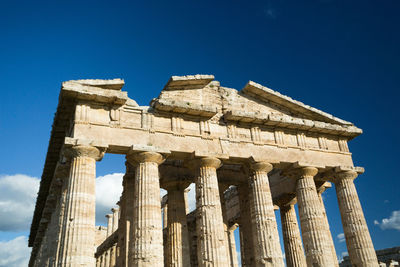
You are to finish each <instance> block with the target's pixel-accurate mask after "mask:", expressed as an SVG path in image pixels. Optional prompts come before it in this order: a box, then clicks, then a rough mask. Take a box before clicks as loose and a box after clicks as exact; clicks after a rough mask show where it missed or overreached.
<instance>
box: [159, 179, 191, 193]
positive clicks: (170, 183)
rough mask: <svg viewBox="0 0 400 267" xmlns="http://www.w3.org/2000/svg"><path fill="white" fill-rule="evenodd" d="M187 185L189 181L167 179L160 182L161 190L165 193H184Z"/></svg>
mask: <svg viewBox="0 0 400 267" xmlns="http://www.w3.org/2000/svg"><path fill="white" fill-rule="evenodd" d="M189 185H190V181H188V180H179V179H175V180H173V179H169V180H163V181H162V188H164V189H165V190H167V191H171V190H178V191H184V190H186V188H187V187H188V186H189Z"/></svg>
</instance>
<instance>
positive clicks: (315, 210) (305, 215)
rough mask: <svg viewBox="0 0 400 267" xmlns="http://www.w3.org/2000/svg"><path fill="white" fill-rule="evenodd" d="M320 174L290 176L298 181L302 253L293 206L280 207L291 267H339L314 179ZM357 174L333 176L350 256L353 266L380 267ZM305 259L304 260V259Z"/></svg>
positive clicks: (297, 172) (302, 172) (310, 169)
mask: <svg viewBox="0 0 400 267" xmlns="http://www.w3.org/2000/svg"><path fill="white" fill-rule="evenodd" d="M317 173H318V170H317V169H316V168H313V167H302V168H298V169H296V170H295V171H293V172H292V173H291V174H292V175H293V176H294V177H296V179H297V182H296V196H297V203H298V208H299V217H300V226H301V233H302V238H303V245H304V252H303V250H302V244H301V238H300V232H299V228H298V226H297V218H296V213H295V210H294V206H293V205H291V204H290V203H289V204H288V205H283V206H281V207H280V212H281V220H282V232H283V238H284V245H285V252H286V262H287V265H288V266H338V261H337V258H336V252H335V248H334V244H333V240H332V236H331V233H330V230H329V224H328V220H327V217H326V211H325V207H324V204H323V202H322V197H321V193H322V192H321V191H320V192H317V189H316V186H315V182H314V176H315V175H316V174H317ZM356 176H357V173H356V172H354V171H347V172H340V173H336V174H333V175H332V177H331V181H333V182H334V183H335V187H336V193H337V198H338V202H339V209H340V214H341V217H342V223H343V229H344V234H345V238H346V244H347V248H348V253H349V256H350V259H351V262H352V264H353V266H356V267H358V266H378V261H377V257H376V253H375V250H374V247H373V244H372V240H371V237H370V235H369V231H368V228H367V224H366V221H365V218H364V215H363V212H362V208H361V204H360V201H359V199H358V195H357V191H356V189H355V186H354V183H353V180H354V179H355V178H356ZM304 256H305V257H304Z"/></svg>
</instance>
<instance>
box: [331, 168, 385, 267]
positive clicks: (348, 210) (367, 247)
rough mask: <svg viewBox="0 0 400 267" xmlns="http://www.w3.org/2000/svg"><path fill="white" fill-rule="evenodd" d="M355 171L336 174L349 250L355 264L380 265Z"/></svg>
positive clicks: (336, 184)
mask: <svg viewBox="0 0 400 267" xmlns="http://www.w3.org/2000/svg"><path fill="white" fill-rule="evenodd" d="M356 177H357V172H355V171H344V172H338V173H335V174H334V180H333V182H334V183H335V187H336V194H337V199H338V202H339V210H340V215H341V217H342V224H343V230H344V236H345V238H346V244H347V251H348V253H349V257H350V260H351V263H352V264H353V266H368V267H369V266H378V260H377V257H376V253H375V249H374V245H373V244H372V240H371V236H370V234H369V231H368V226H367V222H366V221H365V218H364V213H363V210H362V208H361V203H360V200H359V198H358V194H357V190H356V187H355V185H354V182H353V180H354V179H355V178H356Z"/></svg>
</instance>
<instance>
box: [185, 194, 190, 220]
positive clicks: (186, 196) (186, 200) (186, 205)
mask: <svg viewBox="0 0 400 267" xmlns="http://www.w3.org/2000/svg"><path fill="white" fill-rule="evenodd" d="M189 191H190V188H189V187H188V188H186V189H185V212H186V214H188V213H189V212H190V211H189V200H188V193H189Z"/></svg>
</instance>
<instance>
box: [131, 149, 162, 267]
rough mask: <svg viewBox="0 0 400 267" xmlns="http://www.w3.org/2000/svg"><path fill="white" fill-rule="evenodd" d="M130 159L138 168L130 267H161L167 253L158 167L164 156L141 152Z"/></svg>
mask: <svg viewBox="0 0 400 267" xmlns="http://www.w3.org/2000/svg"><path fill="white" fill-rule="evenodd" d="M127 160H128V161H129V162H130V163H131V164H133V165H135V166H136V173H135V185H134V189H135V193H134V201H133V222H132V225H131V227H132V234H133V236H131V238H132V242H130V246H129V247H130V248H129V250H130V253H131V255H129V258H130V261H129V266H149V267H150V266H151V267H157V266H159V267H162V266H163V265H164V253H163V234H162V221H161V203H160V180H159V173H158V165H159V164H161V163H162V162H163V161H164V157H163V156H162V155H161V154H159V153H156V152H140V153H131V154H129V155H127Z"/></svg>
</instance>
